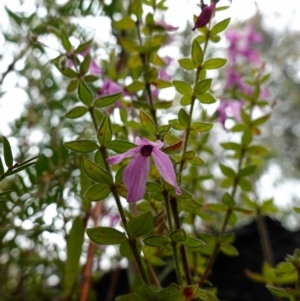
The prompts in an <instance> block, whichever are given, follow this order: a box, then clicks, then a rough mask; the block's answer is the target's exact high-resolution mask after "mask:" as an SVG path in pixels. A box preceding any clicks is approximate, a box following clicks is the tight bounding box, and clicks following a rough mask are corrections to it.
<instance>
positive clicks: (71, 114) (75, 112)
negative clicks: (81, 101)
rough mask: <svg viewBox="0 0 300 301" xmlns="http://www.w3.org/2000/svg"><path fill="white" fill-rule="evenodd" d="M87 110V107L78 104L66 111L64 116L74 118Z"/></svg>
mask: <svg viewBox="0 0 300 301" xmlns="http://www.w3.org/2000/svg"><path fill="white" fill-rule="evenodd" d="M87 111H88V108H87V107H82V106H78V107H75V108H73V109H71V110H70V111H69V112H68V113H66V115H65V116H66V117H67V118H70V119H76V118H79V117H82V116H83V115H84V114H85V113H86V112H87Z"/></svg>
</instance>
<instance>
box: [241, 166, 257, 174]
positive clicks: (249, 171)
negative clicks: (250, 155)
mask: <svg viewBox="0 0 300 301" xmlns="http://www.w3.org/2000/svg"><path fill="white" fill-rule="evenodd" d="M256 167H257V166H256V165H249V166H247V167H245V168H243V169H242V170H240V172H239V177H247V176H250V175H252V174H253V173H254V172H255V170H256Z"/></svg>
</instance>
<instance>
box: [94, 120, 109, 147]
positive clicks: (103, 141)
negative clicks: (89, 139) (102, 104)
mask: <svg viewBox="0 0 300 301" xmlns="http://www.w3.org/2000/svg"><path fill="white" fill-rule="evenodd" d="M97 139H98V141H99V143H100V145H101V146H105V147H106V146H107V145H108V144H109V143H110V141H111V139H112V129H111V122H110V119H109V116H108V115H105V116H104V118H103V119H102V122H101V125H100V128H99V131H98V134H97Z"/></svg>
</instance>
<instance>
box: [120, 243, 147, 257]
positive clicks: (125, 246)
mask: <svg viewBox="0 0 300 301" xmlns="http://www.w3.org/2000/svg"><path fill="white" fill-rule="evenodd" d="M131 243H135V244H136V246H137V248H138V251H139V253H140V252H141V249H142V248H141V244H140V243H139V242H138V241H137V240H136V241H132V242H131ZM119 252H120V254H121V255H122V256H124V257H126V258H129V259H131V260H134V258H135V257H134V254H133V252H132V249H131V246H130V244H129V241H128V240H126V241H123V242H122V243H121V244H120V248H119Z"/></svg>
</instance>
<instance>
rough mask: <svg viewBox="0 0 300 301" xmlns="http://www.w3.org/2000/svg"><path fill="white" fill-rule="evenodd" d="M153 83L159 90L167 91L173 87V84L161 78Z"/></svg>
mask: <svg viewBox="0 0 300 301" xmlns="http://www.w3.org/2000/svg"><path fill="white" fill-rule="evenodd" d="M152 83H153V85H154V86H155V87H156V88H157V89H165V88H170V87H172V84H171V83H170V82H168V81H166V80H162V79H159V78H158V79H156V80H155V81H153V82H152Z"/></svg>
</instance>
